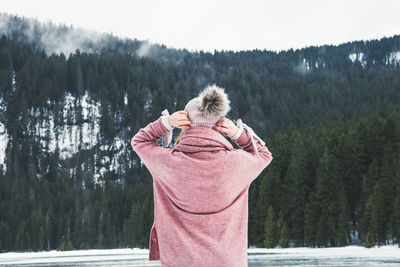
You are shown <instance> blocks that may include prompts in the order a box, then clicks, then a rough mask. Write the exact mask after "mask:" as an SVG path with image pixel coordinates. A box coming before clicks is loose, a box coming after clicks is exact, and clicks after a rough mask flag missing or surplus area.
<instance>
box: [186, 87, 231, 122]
mask: <svg viewBox="0 0 400 267" xmlns="http://www.w3.org/2000/svg"><path fill="white" fill-rule="evenodd" d="M230 109H231V107H230V101H229V99H228V95H227V94H226V93H225V91H224V89H223V88H221V87H218V86H217V85H215V84H213V85H208V86H207V87H206V88H205V89H204V90H203V91H202V92H200V94H199V96H198V97H196V98H193V99H192V100H190V101H189V102H188V103H187V104H186V106H185V110H186V111H187V112H188V117H189V120H190V121H191V122H192V123H191V125H190V127H191V128H192V127H197V126H207V127H210V128H211V127H212V126H214V125H215V123H216V122H217V121H218V120H220V119H221V118H223V117H224V116H225V115H226V114H227V113H228V112H229V111H230Z"/></svg>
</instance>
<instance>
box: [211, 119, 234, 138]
mask: <svg viewBox="0 0 400 267" xmlns="http://www.w3.org/2000/svg"><path fill="white" fill-rule="evenodd" d="M212 128H213V129H214V130H216V131H218V132H220V133H222V134H223V135H225V136H228V137H230V138H232V137H234V136H235V134H236V133H237V131H239V127H237V126H236V125H235V123H233V121H231V120H230V119H228V118H222V119H220V120H219V121H217V122H216V123H215V126H213V127H212Z"/></svg>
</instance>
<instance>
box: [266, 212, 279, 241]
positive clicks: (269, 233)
mask: <svg viewBox="0 0 400 267" xmlns="http://www.w3.org/2000/svg"><path fill="white" fill-rule="evenodd" d="M277 233H278V232H277V227H276V219H275V212H274V210H273V208H272V206H269V208H268V215H267V219H266V221H265V239H264V245H265V247H267V248H274V247H275V246H276V244H277Z"/></svg>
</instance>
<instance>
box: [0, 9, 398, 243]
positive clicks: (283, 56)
mask: <svg viewBox="0 0 400 267" xmlns="http://www.w3.org/2000/svg"><path fill="white" fill-rule="evenodd" d="M0 36H1V39H0V115H1V116H0V165H1V166H2V172H0V251H11V250H39V249H54V248H59V249H71V248H75V249H79V248H114V247H126V246H133V247H147V246H148V238H149V231H150V227H151V225H152V222H153V195H152V180H151V179H152V178H151V175H150V173H149V172H148V171H147V169H146V168H145V166H143V165H141V163H140V159H139V158H138V157H137V155H136V153H135V152H134V151H133V150H132V148H131V147H130V139H131V137H132V136H133V135H134V134H135V133H136V132H137V131H138V130H139V129H140V128H142V127H144V126H145V125H147V124H148V123H149V122H152V121H154V120H156V119H157V118H158V117H159V116H160V115H161V111H162V110H163V109H165V108H167V109H168V110H169V112H170V113H171V114H172V113H173V112H174V111H177V110H181V109H183V108H184V106H185V104H186V103H187V102H188V101H189V100H190V99H191V98H193V97H195V96H196V95H197V94H198V92H199V91H200V90H201V89H203V88H204V86H206V85H207V84H209V83H216V84H218V85H219V86H222V87H224V88H226V92H227V93H228V95H229V98H230V100H231V106H232V110H231V112H230V113H229V114H228V116H227V117H228V118H230V119H233V120H236V119H238V118H242V120H243V121H244V122H245V123H246V124H248V125H249V126H251V127H252V128H253V130H254V131H255V132H256V133H257V134H258V135H259V136H260V137H262V138H263V139H264V140H265V141H266V145H267V146H268V148H269V149H270V150H271V152H272V153H273V155H274V162H273V164H271V165H270V167H268V168H267V169H266V170H265V171H264V172H263V173H262V174H261V175H260V177H259V178H258V179H256V180H255V181H254V182H253V183H252V185H251V187H250V208H249V209H250V211H249V212H250V218H249V245H257V246H269V247H271V246H274V245H277V244H280V245H281V246H287V245H289V244H290V245H294V246H302V245H310V246H312V245H319V246H338V245H345V244H348V243H350V242H354V240H355V239H356V240H357V235H356V238H351V237H352V236H351V235H350V231H353V233H354V234H359V237H360V241H361V242H365V240H366V237H367V234H368V236H369V241H370V242H372V241H374V242H378V243H380V244H384V243H386V242H393V241H394V242H400V241H399V232H400V229H399V228H398V225H400V178H399V177H400V173H399V164H398V163H399V161H400V158H399V136H400V133H399V129H400V128H399V127H400V126H399V122H400V120H399V110H398V108H399V105H400V93H399V88H400V36H393V37H390V38H383V39H381V40H371V41H359V42H351V43H346V44H342V45H339V46H328V45H326V46H321V47H308V48H304V49H301V50H295V51H292V50H290V51H282V52H271V51H265V50H264V51H260V50H253V51H241V52H232V51H214V53H206V52H202V51H200V52H189V51H187V50H174V49H168V48H166V47H165V46H163V45H153V44H149V43H147V42H142V41H138V40H129V39H124V40H123V39H120V38H117V37H114V36H112V35H102V36H99V35H97V34H96V33H91V34H85V32H84V31H82V30H77V29H73V28H71V27H70V28H68V27H62V26H54V25H51V24H50V25H42V24H40V23H38V22H37V21H34V20H27V19H24V18H18V17H12V16H8V15H6V14H2V15H0ZM91 40H92V41H91ZM177 134H178V131H176V132H175V133H174V138H175V137H176V136H177Z"/></svg>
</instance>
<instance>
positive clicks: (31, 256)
mask: <svg viewBox="0 0 400 267" xmlns="http://www.w3.org/2000/svg"><path fill="white" fill-rule="evenodd" d="M148 256H149V250H148V249H139V248H134V249H129V248H127V249H104V250H96V249H93V250H76V251H55V250H53V251H46V252H25V253H17V252H8V253H0V265H24V266H26V265H33V266H48V265H50V264H57V266H59V265H61V264H62V265H63V266H65V265H86V266H87V265H90V266H101V265H104V266H106V265H107V266H110V265H115V266H161V265H160V261H149V260H148ZM248 260H249V267H250V266H288V265H296V266H321V265H323V266H396V265H397V264H398V265H397V266H399V265H400V248H399V247H397V246H393V245H391V246H383V247H374V248H370V249H367V248H364V247H361V246H347V247H336V248H284V249H281V248H274V249H266V248H249V249H248ZM382 263H385V264H384V265H381V264H382Z"/></svg>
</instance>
